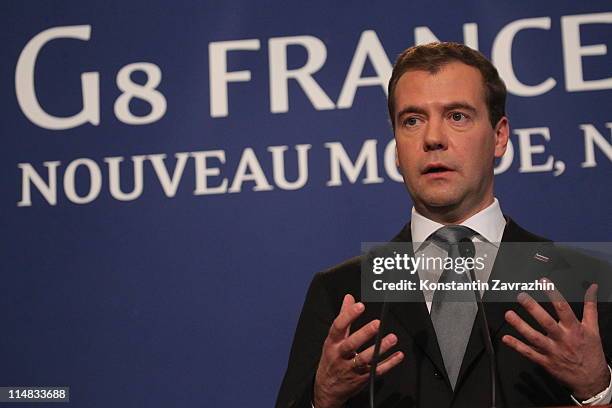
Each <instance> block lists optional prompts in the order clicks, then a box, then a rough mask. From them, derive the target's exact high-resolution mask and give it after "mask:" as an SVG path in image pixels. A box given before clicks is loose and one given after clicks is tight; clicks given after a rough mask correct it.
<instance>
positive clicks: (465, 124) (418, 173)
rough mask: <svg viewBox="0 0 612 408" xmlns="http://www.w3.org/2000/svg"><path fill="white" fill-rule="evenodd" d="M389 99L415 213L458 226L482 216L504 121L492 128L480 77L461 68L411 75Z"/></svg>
mask: <svg viewBox="0 0 612 408" xmlns="http://www.w3.org/2000/svg"><path fill="white" fill-rule="evenodd" d="M392 96H393V95H392ZM394 97H395V107H396V108H395V140H396V149H397V159H398V160H397V162H398V163H397V164H398V166H399V168H400V171H401V173H402V175H403V177H404V183H405V184H406V187H407V188H408V191H409V193H410V195H411V197H412V200H413V202H414V205H415V207H416V209H417V211H419V212H420V213H421V214H423V215H425V216H428V217H430V218H432V219H440V217H442V219H444V220H445V221H448V222H461V221H463V220H464V219H466V218H468V217H469V216H471V215H473V214H475V213H477V212H478V211H480V210H482V209H484V208H486V207H487V206H488V205H489V204H490V203H491V202H492V201H493V165H494V163H493V161H494V157H501V156H503V154H504V152H505V151H506V144H507V143H508V121H507V119H506V118H505V117H504V118H502V119H501V120H500V121H499V123H497V125H496V127H495V129H494V128H493V127H492V126H491V122H490V121H489V115H488V109H487V106H486V102H485V92H484V85H483V81H482V76H481V74H480V72H479V71H478V70H477V69H476V68H474V67H471V66H469V65H465V64H463V63H460V62H451V63H449V64H447V65H445V66H443V67H442V68H441V69H440V70H439V71H438V72H437V73H436V74H430V73H429V72H427V71H408V72H406V73H404V74H403V75H402V76H401V77H400V79H399V81H398V83H397V86H396V88H395V95H394ZM436 215H437V216H436Z"/></svg>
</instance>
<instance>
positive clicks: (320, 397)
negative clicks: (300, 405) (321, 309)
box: [314, 295, 404, 408]
mask: <svg viewBox="0 0 612 408" xmlns="http://www.w3.org/2000/svg"><path fill="white" fill-rule="evenodd" d="M364 310H365V306H364V304H363V303H361V302H359V303H355V299H354V298H353V296H351V295H345V296H344V300H343V301H342V307H341V309H340V313H339V314H338V316H337V317H336V319H335V320H334V322H333V323H332V325H331V327H330V328H329V334H328V335H327V338H326V339H325V342H324V343H323V350H322V353H321V359H320V360H319V366H318V368H317V374H316V377H315V385H314V406H315V408H335V407H341V406H343V405H344V404H345V403H346V401H347V400H348V399H349V398H350V397H352V396H353V395H355V394H357V393H358V392H359V391H360V390H361V389H362V388H363V387H364V386H365V385H366V383H367V382H368V376H369V371H370V365H369V363H370V361H372V358H373V357H374V346H371V347H369V348H367V349H366V350H364V351H362V352H361V353H357V350H358V349H359V348H360V347H361V346H362V345H363V344H364V343H365V342H366V341H368V340H370V339H371V338H372V337H374V336H375V335H376V333H378V329H379V327H380V321H379V320H372V321H371V322H369V323H368V324H366V325H365V326H363V327H361V328H360V329H359V330H357V331H355V332H354V333H353V334H351V335H350V336H349V333H350V328H351V324H352V323H353V322H354V321H355V320H356V319H357V318H358V317H359V316H360V315H361V314H362V313H363V311H364ZM396 343H397V336H395V335H394V334H392V333H390V334H388V335H386V336H385V337H384V338H383V340H382V343H381V346H380V353H381V354H382V353H385V352H387V351H388V350H389V349H390V348H391V347H393V346H394V345H395V344H396ZM403 358H404V354H403V353H402V352H399V351H398V352H395V353H393V354H392V355H390V356H389V357H387V358H386V359H385V360H383V361H381V362H380V363H379V364H378V365H377V367H376V374H377V375H382V374H384V373H386V372H387V371H389V370H390V369H391V368H393V367H395V366H396V365H397V364H399V363H400V362H401V361H402V359H403Z"/></svg>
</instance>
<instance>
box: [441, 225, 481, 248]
mask: <svg viewBox="0 0 612 408" xmlns="http://www.w3.org/2000/svg"><path fill="white" fill-rule="evenodd" d="M474 235H476V231H474V230H473V229H471V228H468V227H466V226H463V225H446V226H444V227H442V228H440V229H438V230H437V231H436V232H434V233H433V234H432V235H431V239H432V240H434V241H438V242H442V243H445V244H448V245H456V244H458V243H459V242H461V241H463V240H465V239H466V238H467V239H469V240H470V241H471V238H472V237H473V236H474Z"/></svg>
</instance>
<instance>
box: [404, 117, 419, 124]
mask: <svg viewBox="0 0 612 408" xmlns="http://www.w3.org/2000/svg"><path fill="white" fill-rule="evenodd" d="M417 123H418V119H417V118H415V117H412V118H408V119H406V120H405V121H404V125H405V126H416V124H417Z"/></svg>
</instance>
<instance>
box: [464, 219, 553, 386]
mask: <svg viewBox="0 0 612 408" xmlns="http://www.w3.org/2000/svg"><path fill="white" fill-rule="evenodd" d="M502 243H503V245H501V246H500V249H499V251H498V253H497V256H496V258H495V263H494V265H493V270H492V271H491V275H490V278H489V282H492V281H493V280H495V279H499V280H501V281H511V282H529V281H533V280H534V279H536V277H537V278H539V277H545V276H549V274H550V270H551V264H552V262H551V263H549V264H547V263H542V262H539V261H538V260H536V258H534V256H535V255H536V253H537V252H545V246H546V245H547V241H545V240H544V239H542V238H540V237H537V236H535V235H533V234H530V233H529V232H527V231H525V230H524V229H522V228H521V227H519V226H518V225H517V224H516V223H515V222H514V221H513V220H512V219H510V218H508V222H507V224H506V228H505V229H504V234H503V237H502ZM513 243H531V244H532V245H518V244H513ZM538 243H541V245H538ZM519 293H520V291H518V290H515V291H511V292H505V293H504V294H503V297H504V298H503V300H502V299H496V297H499V296H502V294H499V293H496V292H493V291H488V292H486V293H485V295H484V297H483V303H484V309H485V313H486V315H487V321H488V324H489V330H490V333H491V338H492V339H494V338H495V336H496V335H497V334H498V333H499V331H500V330H501V329H502V328H503V327H504V326H505V325H506V324H507V323H506V320H505V317H504V315H505V313H506V312H507V311H508V310H511V309H516V307H517V306H518V304H517V303H516V302H515V299H516V296H517V295H518V294H519ZM481 319H482V317H481V316H480V315H477V316H476V321H475V322H474V326H473V329H472V333H471V335H470V341H469V343H468V345H467V349H466V351H465V356H464V358H463V363H462V365H461V370H460V371H459V377H458V380H457V386H456V389H458V388H459V387H460V386H461V381H462V379H464V378H465V376H466V374H467V373H469V371H470V368H471V366H472V365H473V363H474V362H475V361H476V360H477V359H478V358H479V356H480V355H481V354H483V353H484V350H485V345H484V340H483V338H482V325H481ZM493 344H494V345H495V344H496V342H495V341H493Z"/></svg>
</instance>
